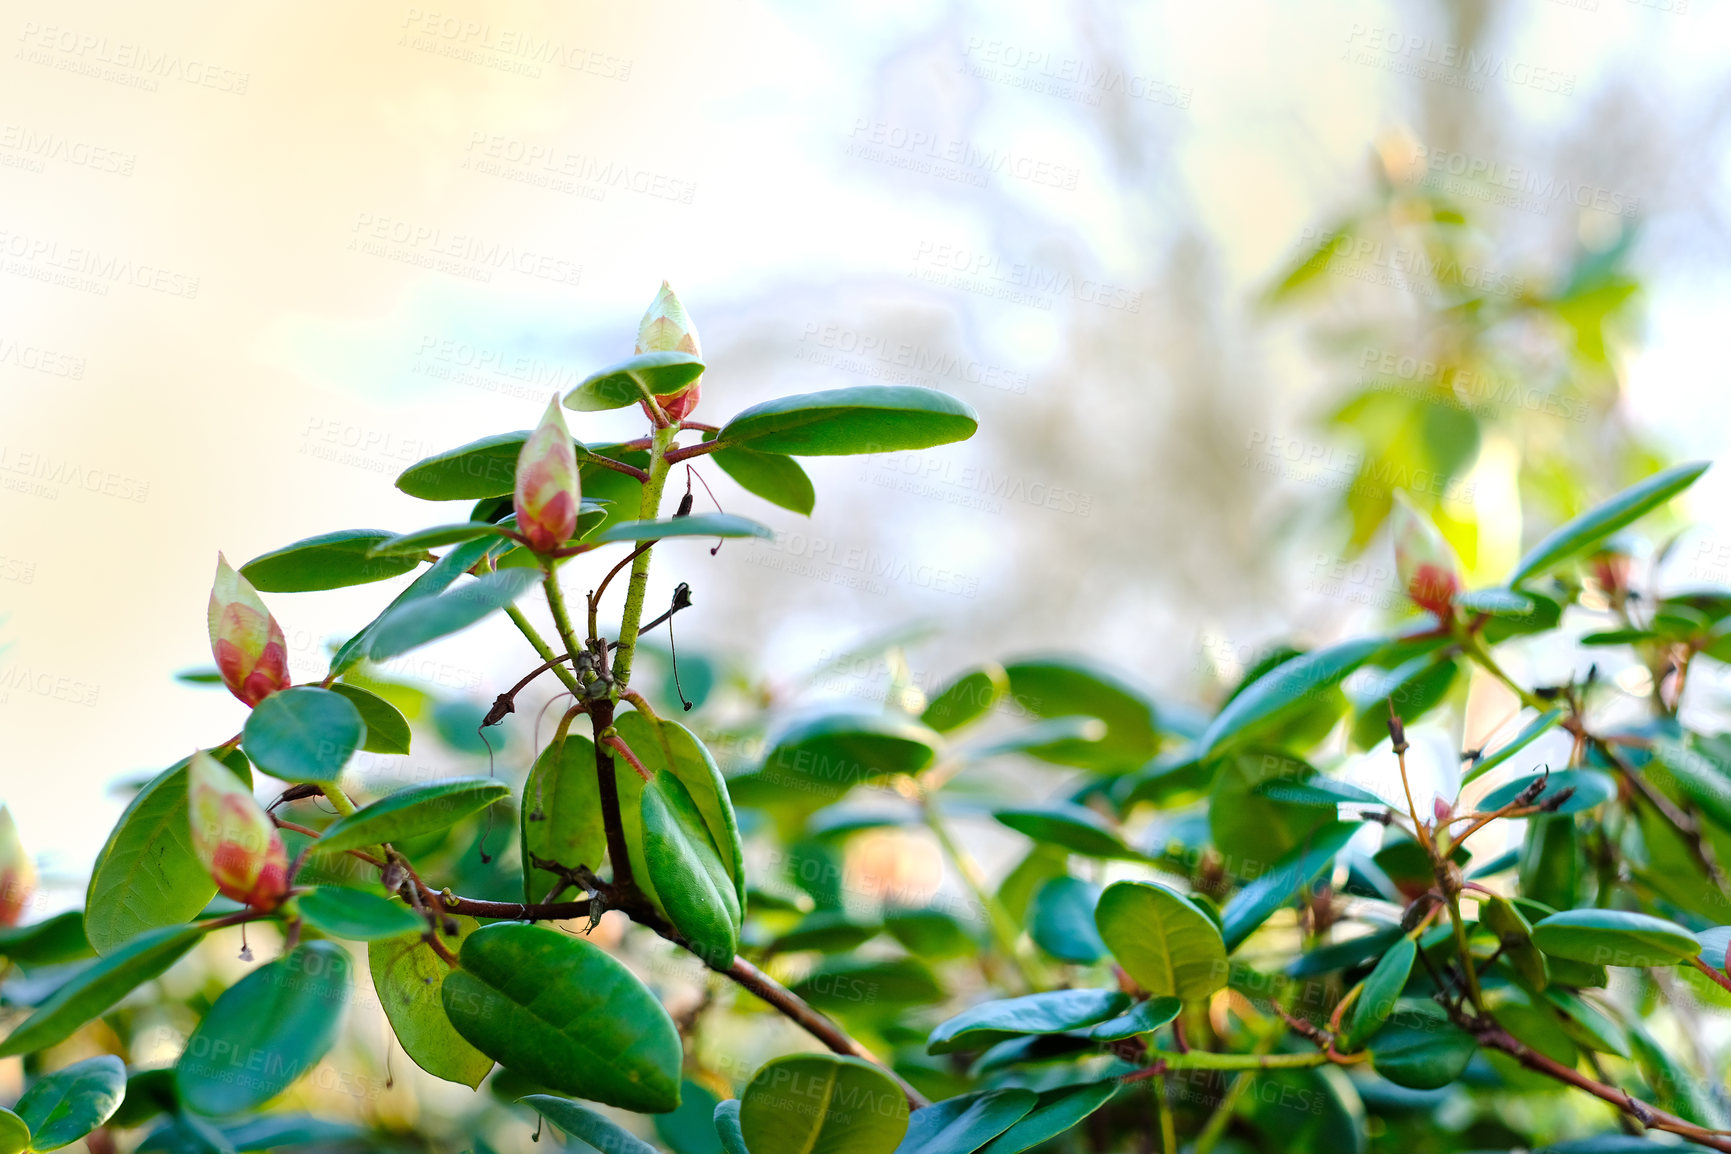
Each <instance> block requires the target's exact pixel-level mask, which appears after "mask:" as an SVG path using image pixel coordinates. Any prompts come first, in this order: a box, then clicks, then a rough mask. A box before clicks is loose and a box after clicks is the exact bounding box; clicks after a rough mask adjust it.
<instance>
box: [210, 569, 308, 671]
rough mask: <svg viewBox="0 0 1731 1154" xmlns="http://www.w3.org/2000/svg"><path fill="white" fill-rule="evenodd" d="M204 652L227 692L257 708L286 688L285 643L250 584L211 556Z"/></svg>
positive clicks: (273, 620) (277, 627)
mask: <svg viewBox="0 0 1731 1154" xmlns="http://www.w3.org/2000/svg"><path fill="white" fill-rule="evenodd" d="M210 651H211V653H212V654H213V655H214V656H215V657H216V667H217V669H218V670H219V671H220V672H221V673H222V680H223V682H224V684H226V685H227V686H228V688H229V692H230V693H233V694H234V695H235V696H236V697H238V698H240V699H241V700H242V701H244V702H246V703H247V704H248V705H257V704H258V703H259V702H261V701H263V700H264V699H265V698H267V697H269V696H270V695H271V694H273V693H275V692H276V691H277V690H279V689H283V688H286V687H287V686H288V683H289V675H288V643H287V642H286V641H284V640H283V635H282V627H281V626H280V625H278V624H277V623H276V618H275V617H272V616H271V615H270V610H269V609H266V608H265V605H264V602H263V601H261V600H259V595H258V590H256V589H254V588H253V587H252V582H250V581H248V580H247V579H246V578H245V577H242V576H241V575H240V574H239V573H236V572H235V571H234V570H233V569H232V568H230V567H229V563H228V560H227V558H225V557H224V556H223V555H222V554H221V553H218V554H217V555H216V584H214V585H213V586H211V590H210Z"/></svg>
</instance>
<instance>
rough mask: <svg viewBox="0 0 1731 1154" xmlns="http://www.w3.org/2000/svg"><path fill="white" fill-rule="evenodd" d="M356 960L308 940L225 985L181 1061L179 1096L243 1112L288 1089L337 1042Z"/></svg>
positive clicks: (200, 1105) (331, 945) (212, 1109)
mask: <svg viewBox="0 0 1731 1154" xmlns="http://www.w3.org/2000/svg"><path fill="white" fill-rule="evenodd" d="M350 965H351V963H350V961H349V955H348V953H347V951H345V950H344V949H343V948H342V947H341V946H339V945H337V944H336V943H335V942H307V943H305V944H304V945H300V946H296V947H295V948H294V949H293V950H290V951H289V952H288V953H287V954H284V955H283V956H282V957H281V958H279V959H277V960H276V961H274V962H270V963H269V964H267V965H263V966H260V967H259V968H258V969H256V970H254V971H253V972H252V973H250V974H248V975H247V976H246V977H244V978H242V979H241V980H240V981H238V982H236V983H235V984H234V985H232V986H230V987H229V988H228V989H227V990H224V991H223V993H222V996H221V997H219V998H217V1000H216V1002H215V1004H213V1005H212V1006H211V1007H210V1010H209V1011H208V1012H207V1013H206V1014H205V1015H204V1020H203V1021H201V1022H199V1024H198V1028H197V1029H195V1030H194V1031H193V1032H192V1036H191V1037H189V1038H188V1039H187V1040H186V1049H185V1050H184V1051H182V1053H181V1055H180V1060H179V1061H178V1062H176V1063H175V1067H174V1084H175V1088H176V1089H177V1090H178V1091H179V1093H180V1100H181V1101H182V1102H183V1103H185V1104H186V1106H187V1107H188V1108H190V1109H192V1110H195V1111H197V1112H198V1113H200V1114H238V1113H241V1112H242V1111H245V1110H253V1109H256V1108H257V1107H259V1106H262V1105H263V1104H264V1103H266V1102H268V1101H270V1100H271V1099H272V1098H274V1097H276V1096H277V1095H278V1094H280V1093H282V1092H283V1091H284V1090H286V1089H288V1088H289V1086H291V1085H293V1084H294V1083H295V1082H296V1081H297V1080H298V1079H299V1078H300V1076H301V1075H302V1074H305V1073H306V1072H307V1071H308V1070H311V1069H312V1068H313V1066H314V1065H315V1064H316V1063H317V1062H318V1060H319V1059H320V1058H322V1057H324V1056H325V1053H326V1051H328V1050H329V1049H330V1048H331V1047H332V1046H333V1045H335V1044H336V1040H337V1033H338V1031H339V1029H340V1028H341V1025H342V1018H343V1007H344V1006H345V1005H346V1004H347V1003H348V1000H349V967H350Z"/></svg>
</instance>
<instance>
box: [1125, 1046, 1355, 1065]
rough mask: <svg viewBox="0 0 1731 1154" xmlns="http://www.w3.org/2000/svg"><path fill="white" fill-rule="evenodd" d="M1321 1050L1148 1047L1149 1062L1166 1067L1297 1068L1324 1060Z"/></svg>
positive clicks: (1321, 1062) (1320, 1063)
mask: <svg viewBox="0 0 1731 1154" xmlns="http://www.w3.org/2000/svg"><path fill="white" fill-rule="evenodd" d="M1328 1060H1329V1058H1328V1055H1327V1054H1325V1053H1323V1052H1322V1051H1321V1050H1317V1051H1314V1052H1305V1053H1298V1054H1217V1053H1215V1052H1214V1051H1212V1050H1191V1051H1190V1052H1189V1053H1188V1054H1179V1053H1176V1052H1171V1051H1167V1050H1151V1051H1149V1053H1148V1061H1149V1063H1150V1064H1152V1063H1154V1062H1165V1063H1166V1068H1167V1069H1168V1070H1299V1069H1305V1068H1308V1067H1310V1066H1322V1065H1326V1064H1327V1063H1328Z"/></svg>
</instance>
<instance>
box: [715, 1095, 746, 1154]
mask: <svg viewBox="0 0 1731 1154" xmlns="http://www.w3.org/2000/svg"><path fill="white" fill-rule="evenodd" d="M714 1122H715V1135H716V1137H717V1138H719V1139H720V1140H721V1149H722V1154H751V1151H749V1150H747V1149H746V1148H745V1134H744V1133H743V1132H742V1131H741V1130H740V1128H739V1099H738V1098H729V1099H727V1101H725V1102H722V1103H720V1104H718V1105H717V1106H716V1107H715V1118H714Z"/></svg>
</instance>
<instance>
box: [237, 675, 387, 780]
mask: <svg viewBox="0 0 1731 1154" xmlns="http://www.w3.org/2000/svg"><path fill="white" fill-rule="evenodd" d="M366 735H367V727H366V723H365V722H363V721H362V720H361V714H360V710H358V709H356V708H355V706H354V703H353V702H352V701H350V700H349V699H348V698H347V697H344V696H343V695H342V694H340V693H336V692H333V691H331V690H329V689H320V688H318V687H317V686H312V685H298V686H295V687H294V688H292V689H284V690H282V691H281V692H278V693H273V694H271V695H270V696H269V697H267V698H265V699H264V700H263V701H261V702H259V703H258V705H257V706H256V707H254V709H253V711H252V712H251V713H249V714H247V717H246V728H245V730H244V731H243V733H242V737H241V744H242V746H243V748H245V750H246V752H247V756H248V757H250V758H252V760H253V763H254V764H255V765H257V766H258V767H259V768H260V769H262V770H264V771H265V772H266V773H268V774H270V775H271V776H272V777H280V778H282V779H283V780H284V781H300V782H313V783H328V782H333V781H335V780H336V779H337V775H338V774H340V773H342V771H343V766H345V765H347V764H348V761H349V758H350V757H351V756H353V755H354V752H355V750H357V749H359V748H360V745H361V742H362V741H363V740H365V738H366Z"/></svg>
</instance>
